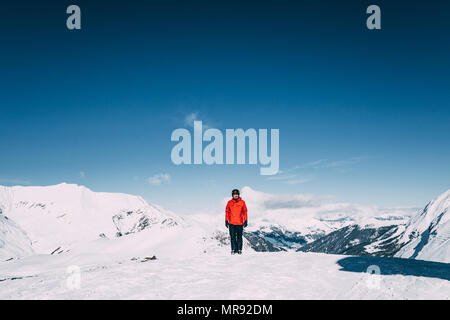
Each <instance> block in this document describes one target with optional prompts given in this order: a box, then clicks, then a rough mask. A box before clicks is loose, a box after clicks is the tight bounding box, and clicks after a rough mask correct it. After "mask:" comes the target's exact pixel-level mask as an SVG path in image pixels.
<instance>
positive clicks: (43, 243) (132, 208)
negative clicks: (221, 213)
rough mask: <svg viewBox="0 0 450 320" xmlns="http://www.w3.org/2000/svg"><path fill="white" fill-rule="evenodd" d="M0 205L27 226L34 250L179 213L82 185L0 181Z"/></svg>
mask: <svg viewBox="0 0 450 320" xmlns="http://www.w3.org/2000/svg"><path fill="white" fill-rule="evenodd" d="M0 209H1V210H2V211H3V214H4V215H5V216H7V217H9V218H10V219H12V220H14V221H15V222H16V223H17V224H18V225H19V226H20V227H21V228H22V229H23V230H25V231H26V233H27V235H28V236H29V237H30V239H31V240H32V243H33V247H34V249H35V250H36V251H37V252H42V253H49V252H52V251H53V250H54V249H56V248H57V247H62V248H66V249H67V248H70V247H72V246H73V245H75V244H76V243H79V242H84V241H88V240H94V239H97V238H98V237H99V235H101V236H102V237H108V238H112V237H116V236H118V235H119V236H120V235H125V234H129V233H134V232H139V231H141V230H143V229H146V228H152V227H156V226H163V227H173V226H177V225H179V224H181V223H182V221H183V219H182V218H180V217H178V216H176V215H175V214H173V213H171V212H169V211H167V210H164V209H163V208H160V207H158V206H155V205H152V204H149V203H147V202H146V201H145V200H144V199H142V198H141V197H139V196H134V195H128V194H123V193H106V192H94V191H92V190H90V189H88V188H86V187H84V186H79V185H75V184H66V183H61V184H58V185H53V186H44V187H42V186H33V187H22V186H16V187H3V186H0Z"/></svg>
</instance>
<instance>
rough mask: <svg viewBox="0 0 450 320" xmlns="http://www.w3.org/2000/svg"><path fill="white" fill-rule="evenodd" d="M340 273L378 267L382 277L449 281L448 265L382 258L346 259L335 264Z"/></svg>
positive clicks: (449, 269)
mask: <svg viewBox="0 0 450 320" xmlns="http://www.w3.org/2000/svg"><path fill="white" fill-rule="evenodd" d="M337 264H338V265H340V266H341V267H342V269H340V270H341V271H349V272H367V268H368V267H369V266H378V267H379V268H380V273H381V274H382V275H396V274H401V275H404V276H416V277H427V278H439V279H444V280H448V281H450V263H442V262H433V261H424V260H413V259H402V258H384V257H372V256H360V257H346V258H343V259H341V260H339V261H338V262H337Z"/></svg>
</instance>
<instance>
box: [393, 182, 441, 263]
mask: <svg viewBox="0 0 450 320" xmlns="http://www.w3.org/2000/svg"><path fill="white" fill-rule="evenodd" d="M449 208H450V190H447V191H446V192H444V193H443V194H441V195H440V196H439V197H437V198H436V199H434V200H433V201H431V202H430V203H428V204H427V205H426V207H425V208H424V209H423V210H422V211H421V212H420V213H419V214H417V215H416V216H414V217H413V218H411V220H410V222H409V223H408V224H407V225H406V229H405V231H404V232H403V234H402V235H401V237H400V238H399V240H398V241H399V242H400V243H405V244H404V245H403V247H402V248H401V249H400V251H399V252H398V253H397V254H396V256H397V257H404V258H412V259H423V260H432V261H442V262H450V212H449V211H450V209H449Z"/></svg>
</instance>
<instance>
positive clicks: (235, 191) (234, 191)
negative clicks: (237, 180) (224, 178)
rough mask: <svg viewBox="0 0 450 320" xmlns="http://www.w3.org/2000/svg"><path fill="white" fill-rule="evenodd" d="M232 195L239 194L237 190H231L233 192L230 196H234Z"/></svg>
mask: <svg viewBox="0 0 450 320" xmlns="http://www.w3.org/2000/svg"><path fill="white" fill-rule="evenodd" d="M234 194H239V195H240V193H239V190H238V189H233V191H231V195H234Z"/></svg>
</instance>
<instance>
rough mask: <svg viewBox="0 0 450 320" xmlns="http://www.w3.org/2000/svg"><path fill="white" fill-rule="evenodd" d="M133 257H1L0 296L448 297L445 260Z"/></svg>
mask: <svg viewBox="0 0 450 320" xmlns="http://www.w3.org/2000/svg"><path fill="white" fill-rule="evenodd" d="M98 241H108V240H98ZM148 253H149V255H152V253H153V252H152V251H149V252H148ZM131 257H132V255H129V256H128V257H125V256H122V257H121V258H119V257H114V258H113V259H110V260H109V261H107V260H105V259H104V257H102V256H100V257H99V256H97V255H96V254H95V253H94V252H92V253H91V254H87V253H83V254H77V255H76V256H75V255H74V253H64V254H61V255H58V256H49V255H40V256H32V257H28V258H24V259H22V260H21V261H20V262H19V261H10V262H4V263H0V275H1V276H0V299H239V300H242V299H449V298H450V281H449V279H448V277H449V273H448V271H449V265H448V264H437V263H431V262H423V261H415V260H408V259H398V260H397V261H394V262H392V261H391V260H392V259H390V260H383V261H376V263H378V264H379V265H380V266H381V274H380V275H370V274H369V273H366V272H365V271H366V269H367V268H368V267H369V265H372V264H373V262H371V261H365V260H364V261H359V260H353V259H359V258H358V257H346V256H337V255H327V254H318V253H299V252H277V253H274V252H270V253H269V252H263V253H256V252H247V251H246V252H244V254H243V255H241V256H238V255H234V256H231V255H228V254H223V253H211V252H209V253H206V254H197V255H192V256H186V257H183V258H174V257H172V258H169V257H162V256H161V257H159V256H158V255H157V259H156V260H148V261H145V260H144V259H142V258H139V259H134V260H132V259H130V258H131ZM383 259H388V258H383ZM142 261H145V262H142ZM408 263H409V264H408ZM411 263H414V264H415V265H414V266H411V265H410V264H411ZM405 270H406V271H405ZM414 270H416V271H414ZM74 279H78V280H79V281H77V282H76V284H75V282H74ZM231 279H232V280H231ZM77 284H79V285H77Z"/></svg>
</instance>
